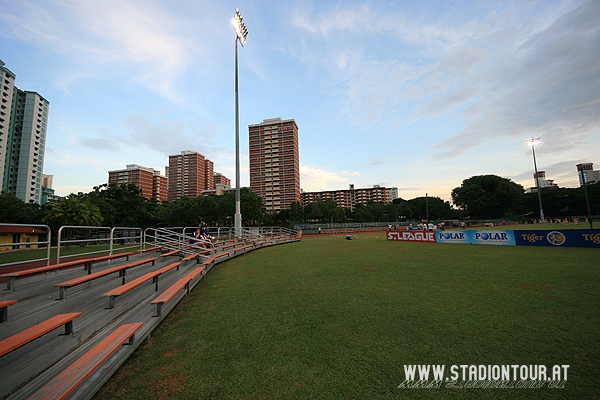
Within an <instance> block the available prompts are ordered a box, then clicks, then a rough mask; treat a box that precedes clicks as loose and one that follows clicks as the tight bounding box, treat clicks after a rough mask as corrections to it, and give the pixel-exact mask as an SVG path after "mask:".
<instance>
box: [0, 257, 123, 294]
mask: <svg viewBox="0 0 600 400" xmlns="http://www.w3.org/2000/svg"><path fill="white" fill-rule="evenodd" d="M132 254H134V252H128V253H119V254H112V255H107V256H99V257H92V258H85V259H82V260H74V261H67V262H64V263H60V264H54V265H48V266H45V267H37V268H30V269H24V270H22V271H15V272H8V273H6V274H2V275H0V276H1V277H3V278H4V277H5V278H7V281H6V285H7V287H6V288H7V289H8V290H14V281H15V279H16V278H20V277H24V276H28V275H35V274H39V273H42V272H49V271H56V270H59V269H63V268H69V267H74V266H77V265H83V266H84V268H85V269H86V270H87V271H88V274H91V273H92V264H93V263H95V262H101V261H106V260H111V259H113V258H120V257H127V260H128V261H129V256H130V255H132Z"/></svg>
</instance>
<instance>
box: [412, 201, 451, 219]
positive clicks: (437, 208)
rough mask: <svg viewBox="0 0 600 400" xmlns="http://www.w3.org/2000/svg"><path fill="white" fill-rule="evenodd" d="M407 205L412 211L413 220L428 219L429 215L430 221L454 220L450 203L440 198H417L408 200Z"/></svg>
mask: <svg viewBox="0 0 600 400" xmlns="http://www.w3.org/2000/svg"><path fill="white" fill-rule="evenodd" d="M407 203H408V206H409V207H410V209H411V210H412V216H413V218H415V219H417V220H424V219H427V215H428V214H429V220H439V219H443V218H452V216H453V210H452V206H451V205H450V202H448V201H444V200H443V199H441V198H439V197H415V198H414V199H411V200H408V202H407Z"/></svg>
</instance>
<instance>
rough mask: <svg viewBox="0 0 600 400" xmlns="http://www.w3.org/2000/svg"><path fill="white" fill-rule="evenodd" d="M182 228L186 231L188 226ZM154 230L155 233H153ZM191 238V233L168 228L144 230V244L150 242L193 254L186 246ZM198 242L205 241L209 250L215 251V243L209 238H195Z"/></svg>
mask: <svg viewBox="0 0 600 400" xmlns="http://www.w3.org/2000/svg"><path fill="white" fill-rule="evenodd" d="M179 229H182V232H185V229H186V228H179ZM152 232H154V234H152ZM149 239H153V240H149ZM190 239H192V238H191V237H190V236H189V235H186V234H185V233H179V232H176V231H173V230H171V229H167V228H146V229H145V230H144V241H143V244H142V247H143V245H145V244H148V245H151V246H162V247H164V248H165V249H168V250H181V251H182V253H183V254H188V253H189V254H192V253H193V252H192V251H190V250H188V249H187V248H186V247H187V246H185V244H186V243H189V241H190ZM193 240H195V241H196V242H202V243H204V245H205V247H206V249H207V250H209V251H210V252H211V254H212V253H214V252H215V246H214V244H213V243H211V242H210V241H207V240H202V239H193ZM189 254H188V255H189Z"/></svg>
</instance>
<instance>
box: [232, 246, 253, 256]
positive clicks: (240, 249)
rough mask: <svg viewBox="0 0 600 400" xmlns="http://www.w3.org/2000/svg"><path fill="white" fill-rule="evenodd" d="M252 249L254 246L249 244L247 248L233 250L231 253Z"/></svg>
mask: <svg viewBox="0 0 600 400" xmlns="http://www.w3.org/2000/svg"><path fill="white" fill-rule="evenodd" d="M253 247H254V245H252V244H249V245H248V246H244V247H240V248H239V249H234V250H233V252H234V254H235V252H236V251H240V250H244V249H250V248H253Z"/></svg>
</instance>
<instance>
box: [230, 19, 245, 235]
mask: <svg viewBox="0 0 600 400" xmlns="http://www.w3.org/2000/svg"><path fill="white" fill-rule="evenodd" d="M243 21H244V19H243V18H242V15H241V14H240V10H239V9H238V8H236V9H235V15H234V16H233V21H232V23H233V30H235V215H234V218H233V221H234V229H235V236H241V234H242V213H241V206H240V110H239V103H238V48H237V44H238V41H239V42H240V44H241V45H242V47H244V44H245V43H246V36H248V29H246V24H244V22H243Z"/></svg>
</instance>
